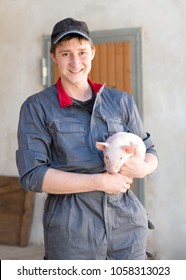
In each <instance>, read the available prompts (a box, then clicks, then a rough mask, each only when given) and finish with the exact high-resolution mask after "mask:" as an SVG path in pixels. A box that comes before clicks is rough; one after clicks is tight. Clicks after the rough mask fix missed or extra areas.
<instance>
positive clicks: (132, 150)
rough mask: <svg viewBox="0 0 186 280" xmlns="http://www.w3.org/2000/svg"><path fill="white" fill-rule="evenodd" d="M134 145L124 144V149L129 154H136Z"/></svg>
mask: <svg viewBox="0 0 186 280" xmlns="http://www.w3.org/2000/svg"><path fill="white" fill-rule="evenodd" d="M134 149H135V148H134V147H133V146H123V147H122V150H123V151H124V152H125V153H127V154H134Z"/></svg>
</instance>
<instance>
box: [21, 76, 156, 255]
mask: <svg viewBox="0 0 186 280" xmlns="http://www.w3.org/2000/svg"><path fill="white" fill-rule="evenodd" d="M89 82H90V83H91V87H92V89H93V91H94V93H96V91H97V89H98V88H99V86H98V84H94V83H92V82H91V81H89ZM73 105H74V104H73V102H72V99H71V98H70V97H69V96H68V95H67V94H66V93H65V92H64V90H63V89H62V88H61V87H60V81H58V83H57V85H56V86H55V85H53V86H51V87H49V88H47V89H45V90H43V91H41V92H40V93H37V94H35V95H32V96H30V97H29V98H28V99H27V100H26V101H25V102H24V104H23V105H22V108H21V112H20V120H19V127H18V144H19V145H18V150H17V152H16V161H17V166H18V170H19V174H20V182H21V185H22V187H23V188H24V189H25V190H27V191H34V192H42V181H43V177H44V174H45V172H46V171H47V169H48V168H54V169H58V170H63V171H67V172H77V173H86V174H95V173H101V172H105V167H104V164H103V155H102V152H100V151H98V150H97V149H96V147H95V142H96V141H105V140H106V139H107V138H108V136H110V135H112V134H114V133H116V132H118V131H128V132H133V133H135V134H137V135H139V136H140V137H141V138H142V139H143V140H144V143H145V145H146V148H147V152H149V153H154V154H155V155H156V151H155V150H154V145H153V143H152V142H151V139H150V135H149V134H148V133H146V132H145V131H144V128H143V125H142V122H141V119H140V117H139V114H138V111H137V108H136V105H135V102H134V99H133V97H132V96H129V95H128V94H126V93H125V92H123V91H119V90H116V89H110V88H107V87H103V88H102V89H101V90H100V91H99V92H97V94H96V100H95V103H94V107H93V112H92V114H89V112H88V111H86V110H83V109H82V108H81V107H79V106H77V105H76V106H73ZM87 184H88V182H87ZM43 226H44V239H45V258H46V259H54V260H55V259H56V260H57V259H66V260H70V259H74V260H78V259H80V260H84V259H85V260H88V259H97V260H99V259H100V260H104V259H130V260H131V259H145V254H146V241H147V232H148V231H147V228H148V226H147V215H146V211H145V209H144V207H143V206H142V205H141V203H140V202H139V200H138V199H137V197H136V196H135V195H134V194H133V193H132V191H127V193H125V194H118V195H109V194H106V193H104V192H99V191H94V192H87V193H77V194H64V195H53V194H48V197H47V200H46V203H45V208H44V215H43Z"/></svg>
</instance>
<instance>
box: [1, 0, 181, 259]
mask: <svg viewBox="0 0 186 280" xmlns="http://www.w3.org/2000/svg"><path fill="white" fill-rule="evenodd" d="M77 3H78V2H77V1H76V0H71V1H64V0H53V1H49V0H38V1H33V0H27V1H25V0H0V5H1V9H0V41H1V51H0V61H1V63H0V73H1V75H0V85H1V90H0V117H1V123H0V139H1V161H0V174H1V175H17V169H16V165H15V150H16V147H17V142H16V130H17V122H18V114H19V109H20V106H21V104H22V102H23V101H24V100H25V99H26V97H27V96H29V95H31V94H32V93H35V92H37V91H39V90H41V89H42V84H41V57H42V35H45V34H50V33H51V29H52V27H53V25H54V24H55V23H56V22H57V21H58V20H60V19H62V18H64V17H68V16H72V17H75V18H77V19H82V20H85V21H86V22H87V23H88V25H89V27H90V30H92V31H95V30H106V29H116V28H125V27H126V28H127V27H141V29H142V60H143V63H142V72H143V106H144V123H145V127H146V129H147V130H149V131H150V132H151V134H152V136H153V139H154V141H155V143H156V147H157V150H158V153H159V160H160V164H159V168H158V170H157V171H156V173H155V174H153V175H152V176H149V177H148V178H146V179H145V195H146V198H145V201H146V208H147V211H148V214H149V217H150V219H151V220H152V221H153V222H154V223H155V225H156V230H155V231H154V232H151V233H150V241H149V244H150V245H149V246H150V247H152V249H153V250H157V251H158V253H159V255H160V258H164V259H181V258H182V259H184V258H185V259H186V242H185V241H186V237H185V236H186V215H185V212H186V203H185V201H186V188H185V184H184V180H185V166H186V148H185V143H186V133H185V132H186V121H185V120H186V110H185V104H186V94H185V89H186V78H185V75H186V48H185V45H186V29H185V25H186V17H185V15H186V2H185V0H177V1H176V0H164V1H162V0H156V1H154V0H140V1H138V0H125V1H123V0H116V1H112V0H103V1H99V0H94V1H88V0H82V1H81V4H80V5H79V3H78V4H77ZM44 197H45V196H44V195H38V196H37V199H36V204H35V205H36V207H35V214H34V221H33V226H32V232H31V236H30V242H34V243H40V242H42V240H43V239H42V227H41V217H42V207H41V206H42V204H43V201H44Z"/></svg>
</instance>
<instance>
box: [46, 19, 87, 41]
mask: <svg viewBox="0 0 186 280" xmlns="http://www.w3.org/2000/svg"><path fill="white" fill-rule="evenodd" d="M72 33H76V34H79V35H81V36H83V37H84V38H86V39H87V40H89V41H91V38H90V32H89V30H88V26H87V25H86V23H85V22H83V21H78V20H75V19H73V18H65V19H63V20H61V21H59V22H58V23H56V25H55V26H54V28H53V31H52V35H51V42H52V44H56V43H57V42H59V40H61V39H62V38H63V37H64V36H66V35H68V34H72Z"/></svg>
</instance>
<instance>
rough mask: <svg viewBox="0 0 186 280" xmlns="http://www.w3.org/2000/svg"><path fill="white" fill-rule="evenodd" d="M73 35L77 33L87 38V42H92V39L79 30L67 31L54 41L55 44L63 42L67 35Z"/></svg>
mask: <svg viewBox="0 0 186 280" xmlns="http://www.w3.org/2000/svg"><path fill="white" fill-rule="evenodd" d="M72 33H76V34H79V35H81V36H82V37H84V38H86V39H87V40H89V41H91V38H90V37H88V36H87V35H86V34H85V33H82V32H80V31H77V30H70V31H67V32H65V33H63V34H61V35H59V36H58V37H57V38H56V39H55V40H53V44H56V43H57V42H58V41H59V40H61V39H62V38H63V37H65V36H66V35H68V34H72Z"/></svg>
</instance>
